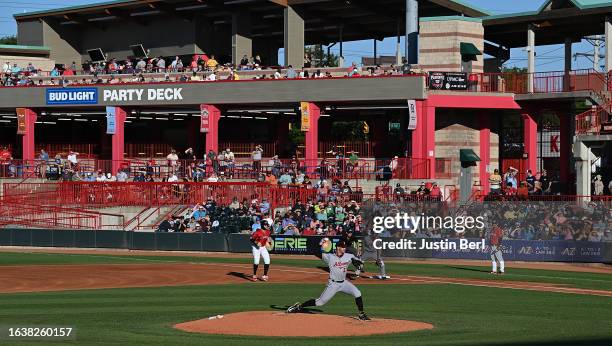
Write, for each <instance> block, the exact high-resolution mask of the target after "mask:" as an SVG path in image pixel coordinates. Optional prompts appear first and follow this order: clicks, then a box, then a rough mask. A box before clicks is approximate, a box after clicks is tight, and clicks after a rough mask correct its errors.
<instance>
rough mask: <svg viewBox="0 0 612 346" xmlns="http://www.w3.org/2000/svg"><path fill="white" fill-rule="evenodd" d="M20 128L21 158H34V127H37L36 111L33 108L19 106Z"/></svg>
mask: <svg viewBox="0 0 612 346" xmlns="http://www.w3.org/2000/svg"><path fill="white" fill-rule="evenodd" d="M17 117H18V118H19V121H18V123H19V124H18V129H17V131H18V132H17V133H19V134H21V135H22V137H21V141H22V142H21V143H22V144H21V158H22V159H23V160H24V161H26V160H34V158H35V155H36V153H35V149H34V129H35V127H36V118H37V117H38V116H37V114H36V112H35V111H34V110H32V109H31V108H17Z"/></svg>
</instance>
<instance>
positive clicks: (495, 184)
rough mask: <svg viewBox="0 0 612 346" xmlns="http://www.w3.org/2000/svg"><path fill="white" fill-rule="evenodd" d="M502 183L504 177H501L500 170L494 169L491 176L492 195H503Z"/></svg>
mask: <svg viewBox="0 0 612 346" xmlns="http://www.w3.org/2000/svg"><path fill="white" fill-rule="evenodd" d="M501 181H502V177H501V175H499V169H497V168H496V169H494V170H493V174H491V175H490V176H489V184H490V187H491V194H492V195H500V194H501Z"/></svg>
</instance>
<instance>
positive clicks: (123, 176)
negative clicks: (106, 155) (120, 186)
mask: <svg viewBox="0 0 612 346" xmlns="http://www.w3.org/2000/svg"><path fill="white" fill-rule="evenodd" d="M127 179H128V175H127V173H125V171H119V173H117V181H119V182H122V183H123V182H126V181H127Z"/></svg>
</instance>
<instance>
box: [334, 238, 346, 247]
mask: <svg viewBox="0 0 612 346" xmlns="http://www.w3.org/2000/svg"><path fill="white" fill-rule="evenodd" d="M336 247H341V248H346V243H345V242H344V240H340V241H339V242H337V243H336Z"/></svg>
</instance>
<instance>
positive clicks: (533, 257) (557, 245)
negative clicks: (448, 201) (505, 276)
mask: <svg viewBox="0 0 612 346" xmlns="http://www.w3.org/2000/svg"><path fill="white" fill-rule="evenodd" d="M449 241H450V242H454V243H458V242H459V241H460V240H459V239H449ZM604 246H605V243H604V242H588V241H566V240H504V241H503V242H502V252H503V255H504V260H506V261H541V262H602V261H603V255H604ZM490 251H491V249H490V247H489V245H488V244H487V245H486V247H485V249H484V250H483V249H479V250H467V249H466V250H461V249H459V247H458V246H457V247H456V248H454V249H439V250H433V253H432V257H433V258H449V259H478V260H490V259H491V257H490Z"/></svg>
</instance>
